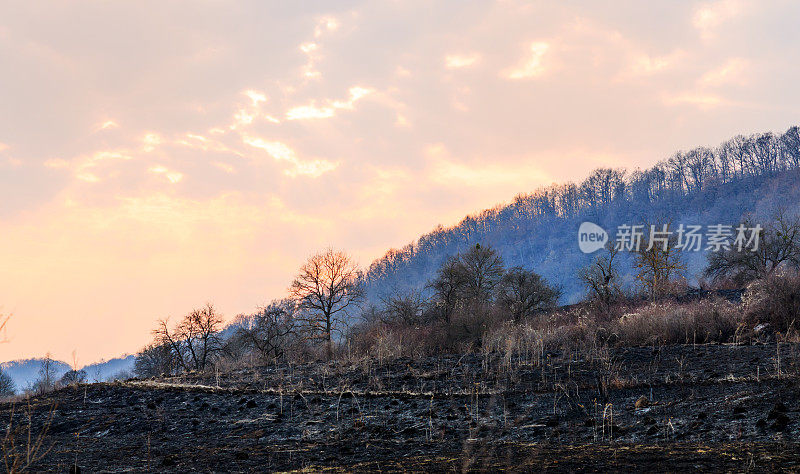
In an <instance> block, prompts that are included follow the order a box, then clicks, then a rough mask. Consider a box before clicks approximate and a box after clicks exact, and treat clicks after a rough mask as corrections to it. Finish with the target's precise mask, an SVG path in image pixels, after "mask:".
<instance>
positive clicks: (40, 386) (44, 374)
mask: <svg viewBox="0 0 800 474" xmlns="http://www.w3.org/2000/svg"><path fill="white" fill-rule="evenodd" d="M55 385H56V367H55V362H54V361H53V358H52V357H51V356H50V353H49V352H48V353H47V355H46V356H45V357H44V359H42V365H41V367H39V379H38V380H36V382H34V384H33V389H34V391H35V392H36V393H40V394H41V393H47V392H50V391H52V390H53V389H54V388H55Z"/></svg>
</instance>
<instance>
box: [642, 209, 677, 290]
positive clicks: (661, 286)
mask: <svg viewBox="0 0 800 474" xmlns="http://www.w3.org/2000/svg"><path fill="white" fill-rule="evenodd" d="M669 227H670V224H665V225H645V229H647V234H646V235H645V239H644V240H643V242H642V245H641V246H640V247H639V250H638V251H637V252H636V257H635V267H636V269H637V272H636V279H637V280H639V282H640V284H641V285H642V286H643V287H644V289H645V290H646V291H647V293H649V294H650V298H651V299H655V298H656V297H657V296H660V295H663V294H664V293H665V292H666V291H668V290H669V284H670V282H671V280H672V279H673V278H675V277H677V276H680V275H682V273H683V272H684V271H685V270H686V266H685V265H684V263H683V259H682V255H681V253H680V250H679V249H678V248H677V247H676V241H675V238H674V237H673V236H672V233H671V232H670V231H669ZM654 231H655V232H662V233H663V234H664V235H665V236H669V237H665V239H666V240H664V241H662V242H654V240H655V235H654V234H653V232H654Z"/></svg>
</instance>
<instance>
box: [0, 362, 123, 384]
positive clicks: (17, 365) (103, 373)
mask: <svg viewBox="0 0 800 474" xmlns="http://www.w3.org/2000/svg"><path fill="white" fill-rule="evenodd" d="M135 359H136V356H135V355H123V356H120V357H116V358H113V359H110V360H107V361H100V362H95V363H93V364H88V365H85V366H83V367H81V369H80V370H84V371H85V372H86V377H87V380H88V381H90V382H102V381H106V380H108V379H110V378H112V377H114V376H116V375H117V374H119V373H120V372H132V371H133V362H134V360H135ZM44 360H45V359H44V358H38V357H36V358H31V359H19V360H12V361H8V362H3V363H0V368H2V371H3V372H4V373H6V374H8V375H9V376H10V377H11V379H12V380H14V384H15V385H16V388H17V392H20V391H23V390H26V389H27V388H28V387H29V386H31V385H32V384H33V383H34V382H35V381H36V380H37V379H39V376H40V374H39V370H40V369H41V368H42V363H43V362H44ZM52 364H53V368H54V373H55V378H56V380H58V379H60V378H61V377H62V376H63V375H64V374H65V373H67V372H68V371H70V370H72V366H70V364H68V363H66V362H64V361H61V360H53V361H52Z"/></svg>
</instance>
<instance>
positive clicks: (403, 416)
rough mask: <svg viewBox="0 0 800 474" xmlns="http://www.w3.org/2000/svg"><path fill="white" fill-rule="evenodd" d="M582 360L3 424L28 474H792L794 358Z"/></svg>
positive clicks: (179, 388) (226, 389)
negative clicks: (706, 473)
mask: <svg viewBox="0 0 800 474" xmlns="http://www.w3.org/2000/svg"><path fill="white" fill-rule="evenodd" d="M591 352H592V353H591V354H590V355H581V354H578V353H571V352H559V353H539V354H528V355H513V356H504V355H503V354H499V353H488V354H481V353H478V354H466V355H452V356H439V357H431V358H425V359H415V360H412V359H405V358H400V359H392V360H387V361H376V360H360V361H352V362H342V361H337V362H328V363H323V362H317V363H309V364H304V365H285V364H284V365H274V366H269V367H258V368H247V369H240V370H235V371H231V372H230V373H227V374H219V375H217V374H210V375H201V374H189V375H186V376H183V377H173V378H163V379H157V380H156V379H152V380H130V381H127V382H117V383H104V384H90V385H80V386H75V387H69V388H64V389H61V390H58V391H56V392H52V393H49V394H47V395H43V396H38V397H33V398H31V399H30V400H29V403H30V409H28V402H26V401H25V400H19V401H17V402H16V403H13V404H12V403H10V402H9V403H4V404H3V405H2V406H0V411H1V412H0V416H4V417H5V419H6V420H9V419H11V420H12V427H13V428H15V429H20V428H22V427H24V428H27V426H26V420H27V418H26V411H28V410H30V412H31V413H32V424H31V425H32V431H33V433H34V434H37V433H40V432H41V431H42V430H43V429H44V428H45V427H47V433H46V437H45V438H44V439H45V442H44V445H43V448H42V451H40V452H44V451H43V450H47V454H46V455H45V456H44V458H42V459H41V460H40V461H38V462H37V463H36V464H34V465H33V466H32V467H33V468H34V469H36V470H53V471H67V470H69V469H70V467H71V466H73V465H75V464H77V466H79V467H80V468H81V469H82V470H84V471H92V472H93V471H102V470H106V471H122V470H135V471H139V470H174V471H254V470H259V471H263V470H293V469H303V468H306V469H310V470H324V469H333V470H338V469H344V470H369V471H373V470H465V469H478V470H481V469H483V470H495V469H498V468H502V467H513V466H518V467H523V468H527V469H534V470H548V469H552V470H608V469H619V470H630V469H632V468H634V467H637V466H638V468H640V469H647V470H656V471H658V470H670V471H676V470H680V469H698V468H699V469H723V470H746V469H757V470H776V469H787V470H797V469H800V453H798V451H799V450H798V448H799V447H800V446H799V445H797V444H795V443H796V440H797V438H798V435H800V400H799V399H798V394H800V385H798V374H799V373H800V370H799V368H798V365H799V364H800V357H798V355H800V346H796V345H791V344H782V345H781V346H780V347H777V346H776V345H775V344H771V345H751V346H737V345H697V346H664V347H660V348H649V347H647V348H627V349H616V350H611V351H606V350H596V351H591ZM12 409H13V411H14V415H13V418H10V417H11V413H10V412H11V410H12ZM26 433H27V432H24V433H23V432H22V431H20V432H19V433H18V434H19V437H18V440H17V441H16V448H17V452H18V453H22V452H23V451H24V446H25V440H26Z"/></svg>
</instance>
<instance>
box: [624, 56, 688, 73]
mask: <svg viewBox="0 0 800 474" xmlns="http://www.w3.org/2000/svg"><path fill="white" fill-rule="evenodd" d="M686 56H687V54H686V52H685V51H683V50H677V51H673V52H672V53H670V54H667V55H664V56H650V55H648V54H644V53H640V54H636V55H635V57H634V59H633V61H632V64H631V68H630V72H631V73H632V74H633V75H636V76H648V75H653V74H657V73H660V72H664V71H666V70H669V69H672V68H674V67H676V66H677V65H679V64H680V62H681V61H682V60H684V59H686Z"/></svg>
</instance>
